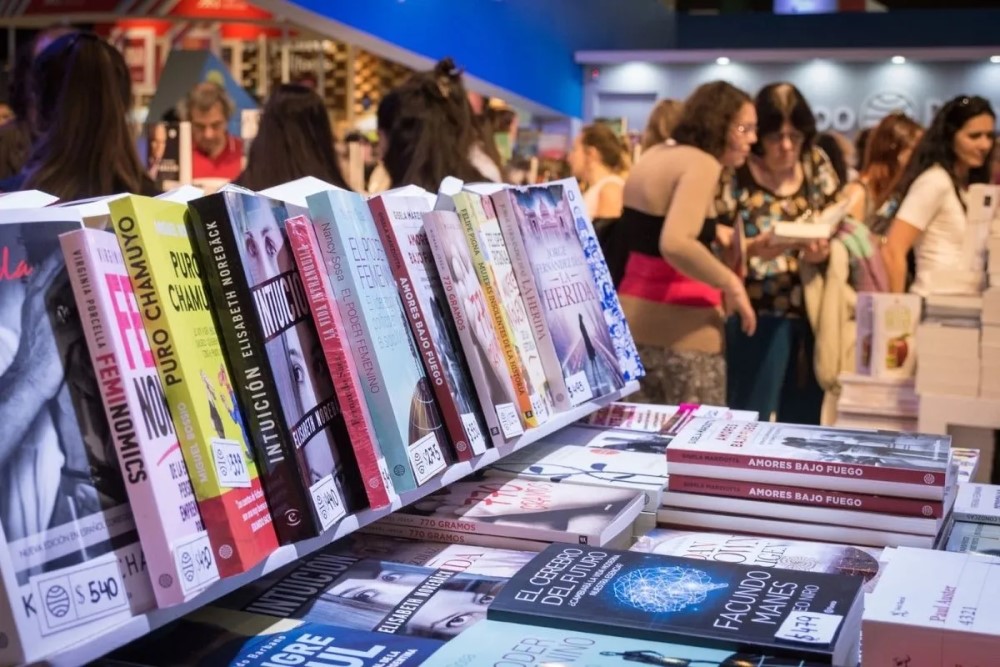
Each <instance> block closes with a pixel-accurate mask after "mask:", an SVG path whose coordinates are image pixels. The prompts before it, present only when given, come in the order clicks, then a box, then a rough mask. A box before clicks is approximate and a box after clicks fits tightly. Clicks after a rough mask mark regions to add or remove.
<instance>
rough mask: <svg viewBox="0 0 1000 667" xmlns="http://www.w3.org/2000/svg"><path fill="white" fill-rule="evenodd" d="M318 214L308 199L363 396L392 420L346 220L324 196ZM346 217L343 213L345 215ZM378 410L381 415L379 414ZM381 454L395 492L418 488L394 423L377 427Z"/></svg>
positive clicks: (374, 409) (373, 409)
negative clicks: (344, 231)
mask: <svg viewBox="0 0 1000 667" xmlns="http://www.w3.org/2000/svg"><path fill="white" fill-rule="evenodd" d="M321 202H322V203H321V204H320V206H321V207H322V210H321V214H320V215H316V212H317V210H319V209H318V208H317V209H315V210H314V207H313V204H312V203H310V207H309V210H310V213H312V214H313V228H314V231H315V232H316V238H317V240H318V241H319V246H320V252H321V254H322V256H323V265H324V267H325V268H326V273H327V275H328V276H329V278H330V284H331V286H332V287H333V291H334V295H335V297H336V302H337V308H338V310H339V311H340V316H341V317H342V318H343V320H344V322H346V323H347V333H348V336H349V338H348V339H347V340H348V345H349V346H350V348H351V351H352V353H353V355H354V362H355V364H356V367H357V368H358V369H359V370H363V372H364V374H365V375H366V376H370V379H366V380H364V381H362V382H361V387H362V390H363V391H364V392H365V400H366V403H367V405H368V409H369V411H370V412H371V415H372V418H373V419H380V420H381V423H382V424H383V425H385V424H394V422H395V414H394V412H395V411H394V408H393V405H392V401H391V399H390V398H389V395H388V392H386V391H384V390H381V389H382V388H384V387H386V384H385V381H386V378H385V376H384V371H385V369H383V368H382V367H381V364H379V362H378V359H377V357H376V356H375V342H374V339H373V336H372V335H371V331H370V328H369V327H370V322H368V318H367V317H365V314H364V306H363V304H362V302H361V300H360V297H359V293H358V289H357V285H356V284H355V281H354V276H353V274H352V272H351V270H350V268H349V263H350V261H351V260H350V258H349V257H347V256H346V254H345V248H343V246H342V243H343V240H342V237H341V235H340V231H341V230H340V227H341V226H342V225H344V224H350V221H349V220H346V219H345V220H343V221H337V223H336V224H335V223H334V215H333V206H332V204H331V203H330V201H329V199H328V198H327V197H324V198H322V199H321ZM345 218H346V216H345ZM379 414H381V417H379ZM376 435H377V437H378V441H379V445H381V447H382V454H383V456H385V461H386V463H387V464H388V466H389V472H390V475H391V477H390V479H391V480H392V486H393V488H394V489H395V490H396V492H397V493H403V492H406V491H412V490H413V489H415V488H417V486H418V484H417V478H416V475H415V474H414V470H413V464H412V463H411V462H410V459H409V457H408V456H407V446H408V443H407V442H405V441H404V440H403V436H402V433H400V432H399V430H398V429H396V428H395V427H394V426H387V427H385V428H381V429H378V428H376Z"/></svg>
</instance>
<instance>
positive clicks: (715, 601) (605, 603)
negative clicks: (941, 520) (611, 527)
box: [488, 544, 862, 665]
mask: <svg viewBox="0 0 1000 667" xmlns="http://www.w3.org/2000/svg"><path fill="white" fill-rule="evenodd" d="M861 604H862V591H861V579H860V577H853V576H846V575H840V574H826V573H821V572H802V571H795V570H779V569H774V568H763V567H757V566H753V565H745V564H739V563H724V562H719V561H705V560H692V559H690V558H680V557H676V556H665V555H661V554H647V553H638V552H629V551H615V550H596V549H593V548H588V547H584V546H571V545H565V544H553V545H552V546H551V547H549V548H548V549H546V550H545V551H543V552H542V553H540V554H538V556H537V557H536V559H535V560H534V561H532V562H531V563H530V564H529V565H528V566H527V567H525V568H524V569H523V570H522V571H521V572H519V573H518V574H517V576H515V577H512V578H511V579H510V581H509V582H508V583H507V585H506V586H504V588H503V589H502V590H501V591H500V593H499V595H497V597H496V599H495V600H494V601H493V603H492V604H491V605H490V609H489V613H488V618H489V619H490V620H495V621H505V622H512V623H524V624H528V625H539V626H544V627H552V628H558V629H564V630H565V629H572V630H574V631H585V632H594V633H598V634H612V635H617V636H623V637H634V638H636V639H648V640H653V641H664V642H676V643H684V644H693V645H699V646H705V647H709V648H718V649H724V650H725V649H729V650H733V651H749V652H760V651H762V650H764V651H767V652H774V653H776V654H778V655H784V656H789V657H798V658H808V659H814V660H818V661H821V662H826V663H832V664H835V665H846V664H853V663H850V661H849V660H848V659H847V657H848V653H849V651H850V649H851V648H852V647H853V646H854V645H856V644H857V628H858V625H859V621H860V615H861V611H862V608H861ZM855 659H856V656H855Z"/></svg>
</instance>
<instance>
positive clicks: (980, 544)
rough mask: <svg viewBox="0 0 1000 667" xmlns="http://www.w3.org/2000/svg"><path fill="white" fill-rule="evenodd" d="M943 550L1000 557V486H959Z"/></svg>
mask: <svg viewBox="0 0 1000 667" xmlns="http://www.w3.org/2000/svg"><path fill="white" fill-rule="evenodd" d="M951 518H952V522H951V525H950V527H949V534H948V539H947V541H946V542H945V545H944V548H945V550H947V551H974V552H976V553H985V554H991V555H994V556H1000V486H995V485H992V484H972V483H966V484H959V485H958V494H957V495H956V496H955V507H954V509H953V510H952V516H951Z"/></svg>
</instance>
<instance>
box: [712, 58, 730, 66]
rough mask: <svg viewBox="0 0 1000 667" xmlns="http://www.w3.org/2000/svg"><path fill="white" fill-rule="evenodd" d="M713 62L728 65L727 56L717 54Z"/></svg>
mask: <svg viewBox="0 0 1000 667" xmlns="http://www.w3.org/2000/svg"><path fill="white" fill-rule="evenodd" d="M715 64H716V65H728V64H729V58H727V57H726V56H719V57H718V58H716V59H715Z"/></svg>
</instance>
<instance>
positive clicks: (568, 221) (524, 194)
mask: <svg viewBox="0 0 1000 667" xmlns="http://www.w3.org/2000/svg"><path fill="white" fill-rule="evenodd" d="M509 192H510V196H511V198H512V199H513V201H514V203H515V206H514V207H513V209H514V215H515V217H516V218H517V228H518V230H519V232H520V236H521V238H522V240H523V245H524V248H525V250H526V251H527V255H528V259H529V261H530V264H531V270H532V273H533V274H534V279H535V283H536V285H537V286H538V292H539V295H540V302H541V305H542V309H543V311H544V313H545V321H546V323H547V325H548V330H549V333H550V334H551V336H552V342H553V344H554V346H555V350H556V355H557V356H558V358H559V362H560V365H561V368H562V372H563V377H564V378H565V380H566V386H567V388H568V390H569V392H570V400H571V403H572V404H573V405H579V404H580V403H583V402H586V401H588V400H591V399H593V398H596V397H598V396H603V395H605V394H608V393H611V392H612V391H615V390H617V389H620V388H621V387H623V386H624V384H625V382H624V380H623V378H622V371H621V368H619V366H618V359H617V357H616V356H615V351H614V345H613V343H612V342H611V335H610V333H609V331H608V327H607V325H606V324H605V322H604V313H603V311H602V310H601V302H600V299H599V297H598V294H597V289H596V287H595V285H594V279H593V276H592V275H591V273H590V267H589V266H588V265H587V259H586V257H584V256H583V248H582V247H581V246H580V245H579V243H576V242H575V241H576V231H575V229H574V225H573V217H572V214H571V213H570V210H569V205H568V202H567V201H566V199H565V198H564V197H563V189H562V186H559V185H549V186H536V187H531V188H525V189H516V190H510V191H509Z"/></svg>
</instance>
